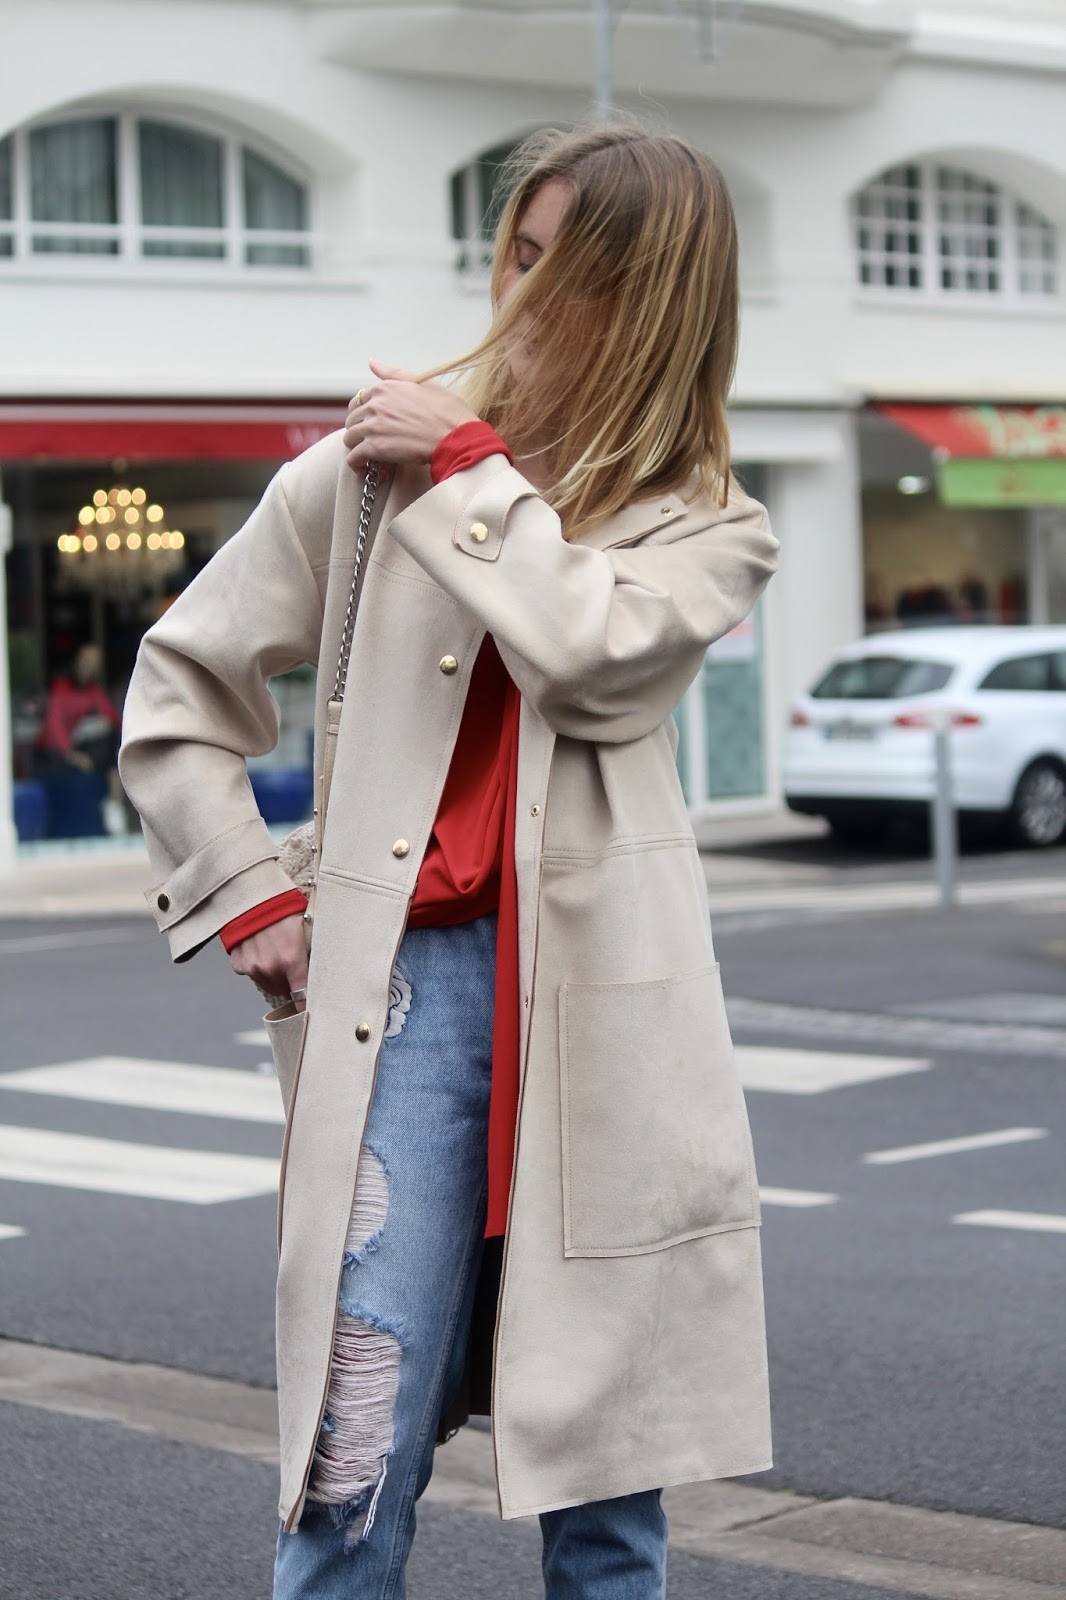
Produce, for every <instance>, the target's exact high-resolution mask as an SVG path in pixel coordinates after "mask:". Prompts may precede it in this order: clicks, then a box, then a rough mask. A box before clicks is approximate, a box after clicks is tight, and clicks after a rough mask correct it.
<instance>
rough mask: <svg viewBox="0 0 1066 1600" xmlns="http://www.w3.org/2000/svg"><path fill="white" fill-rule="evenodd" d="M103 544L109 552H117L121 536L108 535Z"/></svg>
mask: <svg viewBox="0 0 1066 1600" xmlns="http://www.w3.org/2000/svg"><path fill="white" fill-rule="evenodd" d="M104 543H105V544H106V545H107V548H108V549H109V550H119V549H121V548H122V535H121V534H119V533H109V534H108V536H107V538H106V539H105V540H104Z"/></svg>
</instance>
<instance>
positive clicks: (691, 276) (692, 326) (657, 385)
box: [434, 124, 740, 539]
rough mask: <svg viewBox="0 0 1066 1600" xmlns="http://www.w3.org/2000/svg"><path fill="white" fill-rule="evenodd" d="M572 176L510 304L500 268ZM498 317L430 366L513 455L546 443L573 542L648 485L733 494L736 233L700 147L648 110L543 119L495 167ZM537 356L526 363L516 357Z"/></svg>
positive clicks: (650, 489) (554, 489) (724, 194)
mask: <svg viewBox="0 0 1066 1600" xmlns="http://www.w3.org/2000/svg"><path fill="white" fill-rule="evenodd" d="M554 178H561V179H563V180H564V181H565V182H566V183H567V184H568V185H569V186H570V189H571V200H570V203H569V205H568V206H567V208H566V211H565V213H564V216H563V219H562V222H561V224H560V226H559V231H558V233H557V235H556V238H555V240H554V241H553V243H552V244H551V246H550V247H549V249H548V250H547V251H546V252H545V254H544V255H543V256H542V257H541V259H540V260H539V261H538V262H537V264H536V266H534V267H533V268H532V269H531V270H530V271H529V272H528V273H527V274H525V276H524V277H523V279H522V281H521V282H520V283H518V284H516V285H515V287H514V291H513V293H511V294H510V295H509V296H508V298H507V300H506V302H505V303H503V304H500V288H501V281H502V278H503V274H504V272H505V271H506V270H507V269H508V267H509V266H510V265H511V264H512V263H513V261H514V259H515V249H516V245H515V234H516V231H517V228H518V225H519V219H520V218H521V216H522V214H523V212H524V211H525V208H526V206H527V205H528V203H529V201H530V199H531V198H532V196H533V195H534V193H535V192H536V191H537V190H538V189H539V188H540V186H541V185H542V184H544V183H547V182H549V181H550V180H551V179H554ZM502 182H503V183H504V184H505V185H506V186H507V187H508V188H509V189H510V198H509V199H508V201H507V204H506V206H505V208H504V210H503V214H502V216H501V218H500V222H499V226H498V228H497V230H496V239H495V247H494V258H493V269H492V299H493V305H494V307H495V316H494V319H493V323H492V327H491V328H490V330H489V332H488V334H487V335H486V336H485V338H484V339H483V340H482V341H481V343H480V344H479V345H478V346H477V347H476V348H475V349H474V350H472V351H471V352H470V353H469V354H468V355H467V356H465V357H464V358H462V359H461V360H460V361H457V362H454V363H450V364H449V365H448V366H447V367H444V368H439V369H437V372H436V373H435V374H434V375H438V374H439V373H443V372H452V373H456V372H458V373H461V374H463V375H464V377H463V381H462V384H461V391H462V393H463V396H464V398H465V399H466V400H468V401H469V403H470V404H471V405H472V407H473V409H474V410H475V411H476V412H477V413H478V415H479V416H481V417H484V418H485V420H486V421H487V422H490V423H491V424H492V425H493V427H495V428H496V429H497V431H498V432H499V433H500V434H501V435H502V436H503V438H504V439H506V440H507V442H508V444H509V445H510V446H511V448H512V449H513V450H514V451H515V454H516V455H520V454H528V453H531V452H532V451H534V450H540V451H542V452H543V453H544V455H545V457H546V460H547V464H548V468H549V477H550V486H549V488H548V489H547V491H546V498H547V499H548V501H549V502H550V503H551V504H552V505H553V506H554V507H555V509H556V510H557V511H558V513H559V515H560V518H561V519H562V523H563V530H564V533H565V535H566V537H567V538H568V539H576V538H578V537H579V536H580V534H581V533H582V532H583V531H584V530H585V529H587V528H588V527H590V526H591V525H592V524H593V523H595V522H598V521H600V520H601V519H602V518H603V517H606V516H609V515H611V513H613V512H615V511H618V510H620V509H621V507H622V506H624V505H626V504H627V503H628V502H629V501H630V500H632V499H634V498H635V497H637V496H640V495H642V494H647V495H652V494H656V493H662V492H665V491H667V490H673V489H679V488H683V487H686V486H690V485H691V482H692V479H693V475H694V474H697V473H698V474H699V478H700V479H701V480H702V483H703V486H704V488H705V489H706V490H707V491H708V492H709V493H711V494H713V495H714V496H716V497H717V499H718V500H719V502H720V503H721V504H723V505H724V504H725V501H726V498H727V495H728V492H729V484H730V452H729V430H728V425H727V422H726V397H727V395H728V393H729V389H730V386H731V384H732V380H733V372H734V368H735V365H736V354H737V332H738V318H739V299H740V294H739V285H738V277H737V234H736V223H735V219H734V216H733V207H732V203H731V201H730V198H729V191H728V190H727V188H726V185H725V180H724V179H723V177H722V174H721V173H720V172H719V170H718V168H717V167H716V166H715V164H714V162H713V161H711V160H710V158H709V157H708V156H706V155H704V153H703V152H702V151H701V150H697V149H696V148H695V147H694V146H693V145H691V144H688V143H686V142H685V141H684V140H683V139H679V138H676V137H674V136H673V135H670V134H665V133H656V132H650V131H648V130H647V129H645V128H642V127H640V126H639V125H637V124H622V125H619V124H609V125H607V126H606V127H596V128H590V129H585V130H578V131H577V132H571V133H562V132H557V131H554V130H553V131H549V132H545V133H540V134H535V135H534V136H533V137H532V138H530V139H527V140H526V141H525V142H524V143H523V144H522V145H521V146H520V147H519V149H518V150H517V151H516V152H515V154H514V156H513V157H512V159H511V161H510V162H509V163H508V164H507V168H506V169H505V172H504V174H503V177H502ZM518 345H521V346H522V347H523V348H524V349H525V350H526V351H527V352H528V355H529V361H528V365H527V366H526V368H525V370H524V371H523V372H522V375H521V377H519V378H515V377H514V375H513V374H512V371H511V364H510V358H511V353H512V351H513V350H514V349H515V348H516V346H518Z"/></svg>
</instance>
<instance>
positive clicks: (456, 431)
mask: <svg viewBox="0 0 1066 1600" xmlns="http://www.w3.org/2000/svg"><path fill="white" fill-rule="evenodd" d="M486 456H506V457H507V459H508V461H509V462H510V463H511V465H512V467H513V466H514V456H513V455H512V454H511V452H510V450H508V448H507V446H506V445H505V444H504V442H503V440H502V439H501V438H500V436H499V434H498V433H497V432H496V429H495V428H493V427H491V426H490V425H489V423H487V422H481V421H480V420H478V419H475V420H474V421H473V422H461V423H460V424H459V426H458V427H457V428H453V429H452V431H451V433H446V434H445V435H444V438H443V439H442V440H441V442H440V444H439V445H438V446H437V448H436V449H435V450H434V452H433V456H432V459H431V460H430V463H429V470H430V474H431V476H432V478H433V482H434V483H441V482H443V480H444V479H445V478H450V477H451V475H452V473H453V472H462V471H463V469H464V468H465V467H473V466H476V465H477V463H478V462H479V461H484V459H485V457H486Z"/></svg>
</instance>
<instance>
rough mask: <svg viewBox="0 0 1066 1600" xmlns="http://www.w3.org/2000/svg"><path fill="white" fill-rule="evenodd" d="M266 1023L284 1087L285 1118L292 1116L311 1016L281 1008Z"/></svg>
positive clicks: (277, 1069)
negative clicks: (294, 1095)
mask: <svg viewBox="0 0 1066 1600" xmlns="http://www.w3.org/2000/svg"><path fill="white" fill-rule="evenodd" d="M263 1021H264V1022H265V1023H266V1030H267V1037H268V1038H269V1040H270V1051H271V1054H272V1055H273V1057H274V1070H275V1071H276V1072H277V1075H278V1083H279V1084H280V1085H281V1099H282V1104H283V1105H284V1107H285V1115H286V1116H288V1114H289V1107H290V1105H291V1104H292V1095H293V1089H294V1088H295V1086H296V1076H297V1073H298V1072H299V1070H300V1057H301V1055H302V1054H303V1045H304V1034H305V1033H306V1031H307V1012H306V1010H304V1011H297V1010H296V1007H295V1006H293V1005H291V1004H289V1005H284V1006H279V1007H278V1009H277V1010H276V1011H268V1012H267V1014H266V1016H265V1017H264V1018H263Z"/></svg>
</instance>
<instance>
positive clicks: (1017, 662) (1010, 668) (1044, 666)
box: [977, 655, 1052, 693]
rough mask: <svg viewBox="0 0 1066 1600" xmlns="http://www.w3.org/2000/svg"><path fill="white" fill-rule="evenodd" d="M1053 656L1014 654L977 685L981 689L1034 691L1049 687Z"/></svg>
mask: <svg viewBox="0 0 1066 1600" xmlns="http://www.w3.org/2000/svg"><path fill="white" fill-rule="evenodd" d="M1051 661H1052V658H1051V656H1046V655H1045V656H1012V657H1011V659H1010V660H1009V661H1000V662H999V663H998V665H997V666H994V667H993V668H992V670H991V672H988V673H986V674H985V677H984V678H983V680H982V681H981V682H980V683H979V684H978V685H977V687H978V688H979V689H1017V690H1022V691H1023V692H1024V691H1028V692H1030V693H1031V692H1032V691H1033V690H1040V689H1048V688H1050V687H1051V685H1050V675H1051V673H1050V669H1051Z"/></svg>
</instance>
